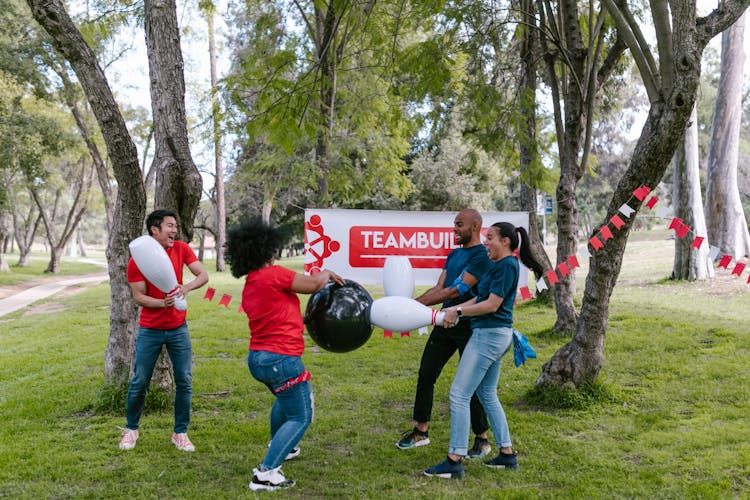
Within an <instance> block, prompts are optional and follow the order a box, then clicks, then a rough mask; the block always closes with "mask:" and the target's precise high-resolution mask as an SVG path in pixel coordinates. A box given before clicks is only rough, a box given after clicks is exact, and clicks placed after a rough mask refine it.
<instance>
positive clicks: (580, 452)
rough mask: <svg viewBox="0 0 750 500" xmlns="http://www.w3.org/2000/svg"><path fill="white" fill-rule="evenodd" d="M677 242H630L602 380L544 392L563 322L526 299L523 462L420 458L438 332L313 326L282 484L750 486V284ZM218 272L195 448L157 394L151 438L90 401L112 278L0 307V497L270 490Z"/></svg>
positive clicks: (435, 434)
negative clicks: (417, 394)
mask: <svg viewBox="0 0 750 500" xmlns="http://www.w3.org/2000/svg"><path fill="white" fill-rule="evenodd" d="M672 251H673V247H672V242H669V241H666V240H663V239H657V240H651V241H649V240H648V239H644V240H642V241H641V240H639V241H633V242H631V243H630V244H629V245H628V250H627V253H626V259H625V263H624V265H623V278H622V281H621V283H620V284H618V286H617V288H615V292H614V294H613V297H612V303H611V307H610V319H609V327H608V330H607V337H606V340H605V342H606V348H605V356H606V360H605V365H604V369H603V370H602V372H601V373H600V376H599V378H598V380H597V383H596V384H595V385H594V386H592V387H590V388H588V389H587V391H581V392H579V393H568V394H566V393H560V394H557V395H554V394H552V395H549V394H547V395H546V396H547V397H548V398H552V399H547V400H544V399H539V398H535V397H534V391H533V388H534V380H535V379H536V377H537V376H538V375H539V372H540V369H541V366H542V364H543V363H544V362H545V361H546V360H548V359H549V358H550V357H551V356H552V354H553V353H554V352H555V351H556V350H557V349H558V348H559V347H560V346H562V345H563V344H564V343H565V339H561V338H559V337H557V336H556V335H552V334H550V333H549V332H550V329H551V326H552V324H553V323H554V311H553V310H552V309H549V308H546V307H540V306H539V305H538V304H535V303H533V302H524V303H522V304H520V305H519V306H518V308H517V312H516V319H517V323H516V326H517V328H518V329H519V330H521V331H523V332H524V333H525V334H526V335H527V336H528V337H529V340H530V342H531V343H532V345H533V346H534V347H535V349H536V350H537V353H538V355H539V358H538V359H537V360H530V361H529V362H528V363H527V364H526V365H525V366H523V367H520V368H515V367H513V365H512V362H510V359H508V360H506V363H504V365H503V373H502V374H501V380H500V383H499V387H498V390H499V394H500V400H501V402H502V403H503V405H504V407H505V410H506V413H507V416H508V421H509V424H510V428H511V434H512V436H513V441H514V447H515V448H516V449H517V450H518V452H519V462H520V466H521V468H520V470H518V471H515V472H509V471H496V470H492V469H488V468H485V467H482V466H481V465H480V464H479V463H477V462H469V463H468V464H467V466H466V478H465V479H464V480H463V481H448V480H441V479H437V478H428V477H424V476H423V475H422V470H423V469H424V468H425V467H428V466H430V465H433V464H435V463H437V462H438V461H440V460H442V459H443V458H444V456H445V453H446V451H447V444H448V435H449V418H450V415H449V406H448V389H449V387H450V382H451V376H452V374H453V372H454V371H455V367H456V362H455V360H454V361H452V362H451V363H449V365H448V366H447V367H446V369H445V370H444V373H443V375H442V376H441V378H440V380H439V381H438V384H437V387H436V393H435V406H434V410H433V424H432V427H431V430H430V439H431V441H432V444H430V445H429V446H427V447H423V448H418V449H415V450H408V451H400V450H398V449H396V447H395V446H394V443H395V442H396V440H397V439H398V438H399V437H400V433H401V432H402V431H405V430H407V429H408V428H409V427H410V425H411V424H410V417H411V409H412V403H413V398H414V386H415V383H416V372H417V367H418V364H419V358H420V355H421V352H422V349H423V348H424V344H425V341H426V339H427V337H426V336H421V337H420V336H418V335H416V332H414V334H413V335H414V336H412V337H405V338H394V339H384V338H383V336H382V331H381V330H379V329H376V330H375V332H374V333H373V336H372V338H371V340H370V341H369V342H368V343H367V344H366V345H365V346H363V347H362V348H360V349H358V350H356V351H354V352H352V353H348V354H333V353H328V352H326V351H323V350H321V349H319V348H317V347H316V346H315V345H314V344H313V343H312V342H311V341H309V339H308V341H307V350H306V353H305V355H304V361H305V364H306V366H307V368H308V369H309V370H310V372H311V373H312V374H313V379H312V384H313V388H314V390H315V403H316V414H315V422H314V423H313V425H312V426H311V427H310V429H309V430H308V432H307V434H306V435H305V437H304V438H303V440H302V441H301V443H300V446H301V447H302V454H301V456H300V457H299V458H298V459H295V460H293V461H291V462H289V463H287V464H286V465H285V466H284V470H285V472H286V474H287V476H288V477H291V478H294V479H296V480H297V486H296V487H295V488H294V489H292V490H290V491H288V492H287V493H285V494H284V496H290V497H302V498H310V497H312V498H319V497H342V498H393V497H396V496H399V497H403V498H430V499H443V498H446V499H447V498H472V497H473V498H634V497H636V498H654V497H656V498H727V497H729V498H731V497H735V498H747V497H748V496H750V426H749V425H748V420H747V415H748V413H750V380H748V379H749V378H750V376H749V375H748V368H747V367H748V365H750V336H748V335H747V332H749V331H750V317H749V316H748V314H747V311H748V309H749V307H750V293H748V290H747V288H746V287H745V286H744V280H742V281H743V283H740V282H739V280H731V279H727V278H725V276H726V274H728V273H725V272H723V271H722V273H720V274H722V276H721V277H720V278H719V279H717V280H716V281H715V282H713V283H712V284H710V285H709V284H689V283H685V282H677V283H673V282H668V281H665V280H664V279H663V278H664V277H665V276H667V275H668V274H669V271H670V270H671V256H672ZM285 264H289V262H285ZM293 266H294V267H296V268H298V269H299V268H300V266H301V260H299V259H297V260H295V261H293ZM207 267H208V268H209V269H213V266H212V265H207ZM584 276H585V274H584V273H580V276H579V278H580V279H583V277H584ZM210 284H211V286H213V287H215V288H216V289H217V292H218V293H229V294H231V295H233V297H234V301H233V302H232V304H231V305H230V307H229V308H223V307H219V306H218V305H217V304H216V302H217V299H214V302H213V303H210V302H208V301H204V300H202V299H201V297H202V291H200V292H198V293H195V294H193V295H192V296H191V297H190V299H189V303H190V308H189V317H188V318H189V322H190V329H191V334H192V338H193V352H194V373H193V380H194V404H193V410H194V411H193V419H192V424H191V427H190V436H191V438H192V440H193V442H194V443H195V444H196V446H197V448H198V451H197V452H195V453H193V454H186V453H182V452H179V451H177V450H176V449H175V448H174V447H173V446H171V444H170V443H169V436H170V432H171V427H172V415H171V412H169V411H167V412H153V411H152V412H147V413H146V414H145V415H144V417H143V419H142V422H141V423H142V434H141V438H140V439H139V441H138V446H137V448H136V449H135V450H134V451H132V452H121V451H119V450H118V449H117V442H118V440H119V431H118V428H117V427H118V426H122V425H124V423H125V419H124V415H123V414H108V413H97V412H94V411H93V410H92V409H91V408H93V407H94V403H95V401H96V398H97V395H98V393H99V390H100V389H101V386H102V380H103V353H104V349H105V347H106V343H107V332H108V302H109V293H108V289H107V287H106V285H101V286H98V287H94V288H90V289H87V290H85V291H83V292H81V293H80V294H79V295H76V296H72V297H66V298H64V299H58V300H59V301H61V302H64V303H65V304H66V306H67V307H68V309H67V310H66V311H65V312H63V313H53V314H38V315H26V316H24V314H23V311H18V312H16V313H14V314H12V315H10V316H7V317H4V318H0V416H2V420H0V497H8V498H74V497H75V498H104V497H108V498H109V497H118V498H127V497H136V498H162V497H165V498H214V499H219V498H253V497H254V496H255V495H254V494H253V493H252V492H250V491H249V490H248V489H247V483H248V481H249V480H250V478H251V471H252V468H253V467H256V466H257V464H258V463H259V462H260V460H261V458H262V456H263V454H264V452H265V450H266V444H267V441H268V410H269V408H270V405H271V402H272V396H271V395H270V394H269V393H268V392H267V391H266V389H265V388H264V387H263V386H262V385H261V384H259V383H258V382H256V381H254V380H253V379H252V378H251V377H250V375H249V373H248V370H247V367H246V363H245V356H246V349H247V324H246V322H245V320H244V317H243V316H242V315H241V314H238V313H237V300H238V299H239V292H240V290H241V288H242V282H241V281H240V280H235V279H233V278H231V276H229V274H228V273H225V274H223V275H219V274H217V273H212V274H211V283H210ZM373 290H374V291H375V292H376V293H377V288H373ZM582 291H583V284H582V282H581V285H580V287H579V294H580V293H581V292H582ZM49 300H55V299H54V297H53V298H51V299H49ZM303 307H304V301H303ZM258 496H262V495H258Z"/></svg>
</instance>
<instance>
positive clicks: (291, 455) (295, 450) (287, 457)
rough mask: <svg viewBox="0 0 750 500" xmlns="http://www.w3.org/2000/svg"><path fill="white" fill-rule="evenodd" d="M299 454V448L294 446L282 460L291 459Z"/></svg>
mask: <svg viewBox="0 0 750 500" xmlns="http://www.w3.org/2000/svg"><path fill="white" fill-rule="evenodd" d="M299 454H300V449H299V448H296V449H293V450H292V451H290V452H289V454H288V455H287V456H286V457H285V458H284V460H291V459H293V458H295V457H298V456H299Z"/></svg>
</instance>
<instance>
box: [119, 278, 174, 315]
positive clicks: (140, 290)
mask: <svg viewBox="0 0 750 500" xmlns="http://www.w3.org/2000/svg"><path fill="white" fill-rule="evenodd" d="M128 284H129V285H130V291H131V292H132V293H133V299H134V300H135V303H136V304H138V305H139V306H141V307H149V308H151V309H164V308H165V307H172V306H173V305H174V297H170V296H167V297H164V298H163V299H156V298H154V297H150V296H148V295H146V282H145V281H135V282H130V283H128Z"/></svg>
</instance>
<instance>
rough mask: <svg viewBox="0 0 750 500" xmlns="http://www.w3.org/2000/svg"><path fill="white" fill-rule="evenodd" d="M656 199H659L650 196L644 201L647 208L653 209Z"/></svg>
mask: <svg viewBox="0 0 750 500" xmlns="http://www.w3.org/2000/svg"><path fill="white" fill-rule="evenodd" d="M658 201H659V198H657V197H656V196H652V197H651V198H649V199H648V201H647V202H646V206H647V207H648V208H649V210H653V208H654V205H656V202H658Z"/></svg>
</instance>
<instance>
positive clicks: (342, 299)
mask: <svg viewBox="0 0 750 500" xmlns="http://www.w3.org/2000/svg"><path fill="white" fill-rule="evenodd" d="M371 304H372V297H370V294H369V293H368V292H367V290H365V289H364V287H363V286H362V285H360V284H359V283H356V282H354V281H351V280H346V281H345V284H344V285H343V286H342V285H339V284H338V283H335V282H330V283H328V284H327V285H326V286H325V287H323V288H322V289H321V290H320V291H318V292H316V293H315V294H313V296H312V297H310V300H309V301H308V302H307V309H305V318H304V320H305V325H306V326H307V331H308V333H309V334H310V337H312V339H313V340H314V341H315V343H316V344H318V345H319V346H320V347H322V348H323V349H325V350H327V351H331V352H349V351H353V350H354V349H356V348H358V347H360V346H362V345H364V344H365V342H367V341H368V340H369V338H370V335H372V329H373V327H372V325H371V324H370V321H369V313H370V305H371Z"/></svg>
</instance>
